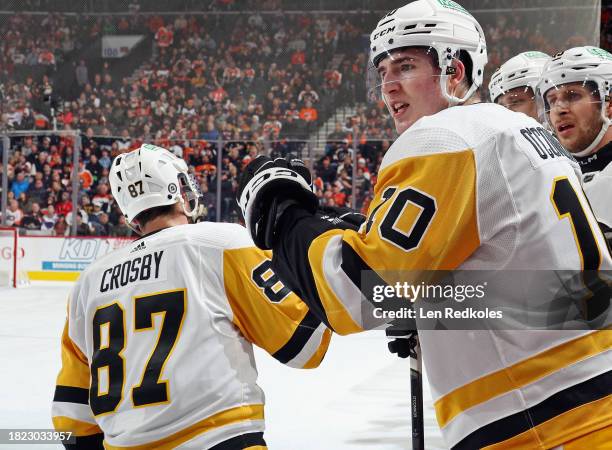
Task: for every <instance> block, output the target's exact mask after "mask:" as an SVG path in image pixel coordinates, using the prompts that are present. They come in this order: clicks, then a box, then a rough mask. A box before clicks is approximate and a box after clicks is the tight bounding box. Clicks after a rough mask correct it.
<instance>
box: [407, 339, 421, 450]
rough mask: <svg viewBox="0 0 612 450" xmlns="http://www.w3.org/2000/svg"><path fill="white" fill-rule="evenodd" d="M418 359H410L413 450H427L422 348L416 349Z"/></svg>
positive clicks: (417, 347)
mask: <svg viewBox="0 0 612 450" xmlns="http://www.w3.org/2000/svg"><path fill="white" fill-rule="evenodd" d="M414 351H415V353H416V358H413V357H411V358H410V397H411V398H410V403H411V410H412V450H424V449H425V431H424V428H423V378H422V363H421V348H420V346H419V345H417V346H416V348H415V349H414Z"/></svg>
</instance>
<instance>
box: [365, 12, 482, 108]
mask: <svg viewBox="0 0 612 450" xmlns="http://www.w3.org/2000/svg"><path fill="white" fill-rule="evenodd" d="M403 47H426V48H431V49H433V50H435V52H436V54H437V57H438V65H439V67H440V69H441V75H442V76H440V87H441V91H442V94H443V95H444V97H445V98H446V99H447V100H448V102H449V103H450V104H451V105H452V104H457V103H461V102H464V101H466V100H467V99H468V98H470V96H471V95H472V94H473V93H474V92H475V91H476V89H478V87H480V86H481V85H482V81H483V76H484V67H485V65H486V64H487V46H486V42H485V37H484V32H483V31H482V27H481V26H480V24H479V23H478V21H476V19H475V18H474V17H473V16H472V15H471V14H470V13H469V12H468V11H467V10H466V9H465V8H463V7H462V6H461V5H459V4H458V3H455V2H454V1H452V0H416V1H413V2H411V3H408V4H407V5H405V6H402V7H401V8H399V9H395V10H393V11H391V12H389V13H388V14H387V15H386V16H385V17H383V18H382V19H381V20H380V21H379V22H378V25H376V29H375V30H374V31H373V32H372V34H371V35H370V62H371V63H372V65H373V67H374V68H376V67H377V66H378V63H379V62H380V61H381V60H382V59H383V58H385V57H386V56H387V55H390V54H391V52H392V51H393V50H397V49H401V48H403ZM461 50H464V51H466V52H467V53H468V55H469V56H470V58H471V60H472V73H471V74H470V75H471V79H472V85H471V86H470V88H469V89H468V91H467V92H466V94H465V95H464V96H463V98H458V97H456V96H454V95H451V94H449V93H448V92H447V90H446V76H447V75H451V74H452V73H453V69H452V63H453V59H455V58H457V57H458V56H459V52H460V51H461Z"/></svg>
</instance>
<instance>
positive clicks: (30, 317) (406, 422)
mask: <svg viewBox="0 0 612 450" xmlns="http://www.w3.org/2000/svg"><path fill="white" fill-rule="evenodd" d="M69 290H70V284H68V283H65V284H64V283H53V284H47V285H31V286H28V287H24V288H20V289H4V288H0V360H1V361H2V364H1V365H0V428H5V429H7V428H20V429H22V428H51V427H52V425H51V419H50V405H51V399H52V398H53V391H54V387H55V377H56V375H57V372H58V370H59V367H60V336H61V331H62V327H63V324H64V318H65V314H66V298H67V296H68V292H69ZM386 345H387V344H386V338H385V337H384V334H383V333H382V332H378V331H375V332H369V333H363V334H361V335H353V336H345V337H343V336H334V338H333V339H332V342H331V345H330V349H329V351H328V353H327V355H326V357H325V360H324V361H323V363H322V364H321V366H320V367H319V368H317V369H314V370H296V369H291V368H288V367H286V366H283V365H282V364H280V363H278V362H276V360H274V359H273V358H271V357H270V356H269V355H267V354H266V353H264V352H263V351H259V350H258V351H257V352H256V359H257V365H258V369H259V384H260V386H261V387H262V388H263V390H264V391H265V393H266V433H265V438H266V441H267V443H268V447H269V448H270V450H358V449H364V450H400V449H410V448H411V443H410V441H411V437H410V378H409V362H408V361H407V360H401V359H398V358H397V357H395V356H393V355H391V354H390V353H389V352H388V351H387V349H386ZM424 388H425V392H424V396H425V436H426V441H425V444H426V448H427V450H442V449H445V446H444V444H443V441H442V438H441V436H440V431H439V429H438V427H437V425H436V422H435V418H434V412H433V405H432V401H431V395H430V392H429V390H428V388H427V381H426V380H425V382H424ZM9 448H12V449H16V450H26V449H30V448H31V449H32V450H47V449H57V448H60V447H59V446H56V445H32V446H29V445H13V446H9V445H1V444H0V449H9Z"/></svg>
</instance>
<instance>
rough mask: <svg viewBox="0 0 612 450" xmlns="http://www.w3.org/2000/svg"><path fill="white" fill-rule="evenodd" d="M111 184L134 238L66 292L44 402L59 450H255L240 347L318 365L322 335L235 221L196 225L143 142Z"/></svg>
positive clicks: (247, 354) (167, 170) (256, 400)
mask: <svg viewBox="0 0 612 450" xmlns="http://www.w3.org/2000/svg"><path fill="white" fill-rule="evenodd" d="M110 183H111V187H112V191H113V196H114V197H115V199H116V201H117V203H118V205H119V207H120V208H121V211H122V213H123V214H124V215H125V217H126V219H127V220H128V223H130V224H131V225H132V226H133V227H135V228H136V229H137V231H138V232H139V233H140V234H141V235H142V237H141V238H140V239H138V240H136V241H134V242H133V243H132V244H131V245H129V246H127V247H125V248H124V249H121V250H117V251H115V252H113V253H112V254H111V255H108V256H107V257H104V258H102V259H100V260H98V261H96V262H95V263H94V264H92V266H91V267H90V268H88V269H87V270H86V271H85V272H84V273H83V275H82V276H81V278H80V279H79V281H78V283H77V284H76V285H75V287H74V289H73V291H72V294H71V296H70V300H69V303H68V318H67V322H66V326H65V328H64V333H63V336H62V369H61V371H60V373H59V376H58V378H57V387H56V391H55V397H54V401H53V423H54V425H55V428H56V429H57V430H64V431H72V432H74V434H75V435H76V436H77V443H76V444H75V445H74V446H71V445H67V448H83V449H88V450H90V449H96V448H102V440H104V446H105V448H106V449H115V448H121V449H126V448H139V449H140V448H151V449H153V448H155V449H160V448H168V449H170V448H180V449H214V450H221V449H227V450H235V449H240V450H242V449H247V448H248V449H253V450H255V449H265V448H266V447H265V442H264V439H263V431H264V411H263V404H264V394H263V392H262V391H261V389H260V388H259V386H258V385H257V384H256V379H257V370H256V367H255V363H254V357H253V349H252V344H255V345H258V346H260V347H262V348H263V349H264V350H266V351H267V352H269V353H270V354H271V355H272V356H274V357H275V358H276V359H277V360H279V361H280V362H282V363H284V364H287V365H289V366H292V367H298V368H311V367H315V366H317V365H318V364H319V363H320V361H321V359H322V358H323V355H324V354H325V351H326V349H327V346H328V343H329V339H330V331H329V330H327V329H326V328H325V326H324V325H322V324H321V322H320V321H319V320H318V319H316V318H315V317H314V316H313V314H311V313H310V312H309V310H308V308H307V306H306V305H305V304H304V303H303V302H302V301H300V299H299V298H298V297H297V296H296V295H295V294H294V293H292V292H291V291H290V290H289V289H287V288H286V287H285V286H284V285H283V284H282V283H281V282H279V279H278V277H277V276H276V275H275V274H274V272H273V271H272V270H271V268H270V266H271V261H270V259H269V253H265V252H262V251H261V250H259V249H257V248H256V247H254V246H253V243H252V241H251V239H250V238H249V236H248V233H247V232H246V230H245V229H244V228H243V227H242V226H239V225H236V224H221V223H198V224H193V223H191V224H190V222H194V221H195V220H197V219H198V218H199V211H200V204H199V195H198V194H197V193H196V192H198V191H197V187H196V185H195V182H194V181H192V180H191V178H190V177H189V175H188V173H187V166H186V164H185V162H184V161H183V160H182V159H179V158H177V157H176V156H175V155H173V154H172V153H170V152H168V151H167V150H165V149H162V148H159V147H155V146H152V145H146V144H145V145H143V146H142V147H141V148H140V149H138V150H135V151H133V152H131V153H128V154H125V155H120V156H118V157H117V158H116V159H115V160H114V162H113V165H112V169H111V174H110Z"/></svg>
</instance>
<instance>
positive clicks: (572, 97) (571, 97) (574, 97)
mask: <svg viewBox="0 0 612 450" xmlns="http://www.w3.org/2000/svg"><path fill="white" fill-rule="evenodd" d="M581 98H582V93H581V92H577V91H569V92H568V93H567V100H568V101H570V102H575V101H578V100H580V99H581Z"/></svg>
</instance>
